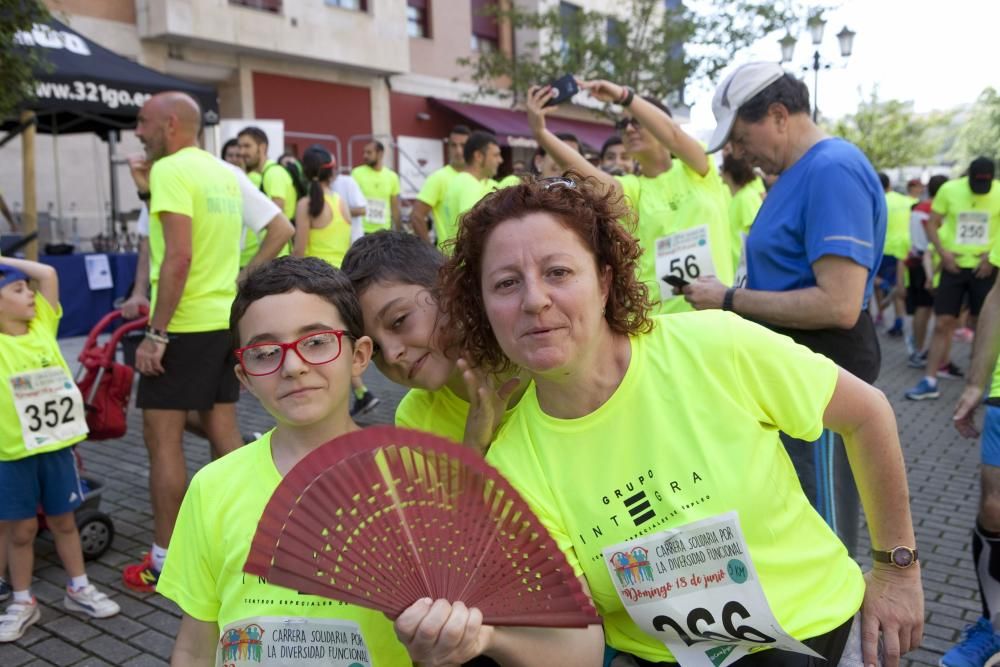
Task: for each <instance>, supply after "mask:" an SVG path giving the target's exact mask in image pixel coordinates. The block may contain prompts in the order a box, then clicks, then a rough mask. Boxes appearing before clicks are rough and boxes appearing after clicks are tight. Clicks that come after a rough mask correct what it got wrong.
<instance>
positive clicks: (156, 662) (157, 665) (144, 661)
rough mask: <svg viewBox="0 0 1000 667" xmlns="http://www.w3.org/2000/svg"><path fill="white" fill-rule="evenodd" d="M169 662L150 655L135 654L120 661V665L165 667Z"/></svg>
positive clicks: (126, 666)
mask: <svg viewBox="0 0 1000 667" xmlns="http://www.w3.org/2000/svg"><path fill="white" fill-rule="evenodd" d="M169 664H170V663H169V662H167V661H165V660H160V659H159V658H157V657H154V656H151V655H137V656H135V657H134V658H131V659H129V660H127V661H125V662H124V663H122V667H167V665H169Z"/></svg>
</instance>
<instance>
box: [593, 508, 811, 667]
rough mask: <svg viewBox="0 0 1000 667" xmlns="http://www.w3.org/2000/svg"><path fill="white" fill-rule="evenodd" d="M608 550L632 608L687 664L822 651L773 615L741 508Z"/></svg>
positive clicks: (712, 665) (716, 665) (719, 666)
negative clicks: (767, 651)
mask: <svg viewBox="0 0 1000 667" xmlns="http://www.w3.org/2000/svg"><path fill="white" fill-rule="evenodd" d="M604 557H605V564H606V565H607V566H608V572H609V573H610V574H611V581H612V583H613V584H614V586H615V589H616V590H617V592H618V597H619V598H620V599H621V601H622V604H623V605H624V607H625V610H626V611H627V612H628V615H629V616H630V617H631V618H632V620H633V621H634V622H635V624H636V625H637V626H639V628H640V629H641V630H643V631H644V632H645V633H646V634H648V635H650V636H651V637H653V638H654V639H656V640H657V641H661V642H663V643H664V644H666V646H667V648H669V649H670V652H671V653H672V654H673V655H674V657H675V658H676V659H677V661H678V662H679V663H680V664H682V665H695V666H704V667H725V665H728V664H730V663H732V662H735V661H736V660H739V659H740V658H741V657H743V656H745V655H747V654H749V653H754V652H757V651H761V650H764V649H774V648H779V649H784V650H786V651H794V652H796V653H805V654H807V655H811V656H814V657H817V658H818V657H820V656H819V655H818V654H816V653H815V652H814V651H812V649H810V648H809V647H808V646H806V645H805V644H803V643H801V642H799V641H797V640H796V639H794V638H793V637H791V636H790V635H789V634H788V633H786V632H785V631H784V630H783V629H782V627H781V625H780V624H779V623H778V621H777V619H776V618H775V617H774V613H773V612H772V611H771V608H770V607H769V606H768V603H767V598H766V597H765V595H764V590H763V588H762V587H761V584H760V580H759V579H758V577H757V571H756V569H755V568H754V565H753V561H752V560H751V559H750V554H749V551H748V549H747V545H746V541H745V540H744V538H743V531H742V530H741V529H740V523H739V518H738V516H737V514H736V512H728V513H726V514H720V515H718V516H714V517H710V518H708V519H703V520H701V521H696V522H694V523H690V524H687V525H685V526H682V527H680V528H677V529H674V530H666V531H664V532H661V533H658V534H656V535H651V536H649V537H645V538H641V539H638V540H635V541H631V542H627V543H623V544H617V545H615V546H612V547H608V548H607V549H605V550H604Z"/></svg>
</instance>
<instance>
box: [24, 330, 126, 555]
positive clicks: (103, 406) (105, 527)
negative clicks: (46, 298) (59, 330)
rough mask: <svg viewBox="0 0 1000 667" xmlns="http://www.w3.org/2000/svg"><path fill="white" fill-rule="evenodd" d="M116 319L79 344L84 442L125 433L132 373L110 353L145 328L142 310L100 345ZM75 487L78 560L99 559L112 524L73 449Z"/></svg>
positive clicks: (112, 533) (78, 377) (98, 486)
mask: <svg viewBox="0 0 1000 667" xmlns="http://www.w3.org/2000/svg"><path fill="white" fill-rule="evenodd" d="M120 317H121V311H119V310H115V311H112V312H110V313H108V314H107V315H105V316H104V317H103V318H102V319H101V321H100V322H98V323H97V324H96V325H95V326H94V328H93V329H91V331H90V334H89V335H88V336H87V340H86V342H85V343H84V346H83V351H82V352H80V357H79V361H80V369H79V371H77V375H76V384H77V386H78V387H79V388H80V393H81V394H83V403H84V409H85V410H86V413H87V427H88V428H89V430H90V433H89V434H88V436H87V439H88V440H110V439H114V438H120V437H122V436H123V435H125V430H126V424H125V416H126V412H127V409H128V403H129V400H130V399H131V396H132V379H133V375H134V371H133V369H132V367H131V366H126V365H125V364H121V363H118V362H117V361H115V354H116V352H117V349H118V345H119V344H120V343H121V341H122V337H123V336H125V335H126V334H127V333H129V332H130V331H135V330H137V329H141V328H143V327H144V326H146V312H145V310H144V311H143V313H142V317H140V318H139V319H136V320H132V321H131V322H126V323H125V324H124V325H122V326H120V327H118V328H116V329H115V330H114V331H112V332H111V338H110V339H108V341H107V342H106V343H105V344H104V345H99V344H98V341H97V339H98V338H99V337H100V336H101V334H102V333H103V332H104V330H105V329H107V328H108V326H109V325H110V324H111V323H112V322H114V321H115V320H117V319H119V318H120ZM74 454H75V457H76V465H77V469H78V470H79V472H80V484H81V486H82V487H83V503H82V504H81V505H80V507H79V508H77V510H76V513H75V516H76V527H77V529H78V530H79V531H80V545H81V546H82V547H83V557H84V558H86V559H87V560H94V559H96V558H99V557H101V556H102V555H104V552H106V551H107V550H108V549H109V548H111V542H112V540H113V539H114V536H115V526H114V524H113V523H112V522H111V517H109V516H108V515H107V514H105V513H104V512H102V511H101V510H100V505H101V490H102V489H103V487H104V482H102V481H100V480H99V479H97V478H95V477H93V476H91V475H88V474H86V472H85V471H84V469H83V462H82V460H81V457H80V452H79V450H74ZM38 518H39V527H41V528H44V527H45V517H44V516H43V515H42V514H41V513H39V517H38Z"/></svg>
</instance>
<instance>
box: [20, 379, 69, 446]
mask: <svg viewBox="0 0 1000 667" xmlns="http://www.w3.org/2000/svg"><path fill="white" fill-rule="evenodd" d="M10 387H11V391H12V392H13V394H14V409H15V410H16V411H17V418H18V421H19V422H20V423H21V437H22V438H23V439H24V446H25V448H27V450H28V451H32V450H35V449H41V448H42V447H47V446H49V445H52V444H55V443H57V442H62V441H64V440H70V439H71V438H76V437H78V436H81V435H87V417H86V414H85V413H84V411H83V396H81V395H80V390H79V389H77V387H76V384H74V382H73V380H72V379H71V378H70V377H69V373H67V372H66V369H65V368H63V367H61V366H53V367H51V368H42V369H39V370H35V371H28V372H26V373H19V374H17V375H14V376H12V377H11V378H10Z"/></svg>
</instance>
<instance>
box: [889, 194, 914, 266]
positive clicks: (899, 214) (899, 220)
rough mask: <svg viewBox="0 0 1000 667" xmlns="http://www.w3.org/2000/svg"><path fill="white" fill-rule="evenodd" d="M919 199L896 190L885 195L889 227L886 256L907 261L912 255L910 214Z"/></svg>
mask: <svg viewBox="0 0 1000 667" xmlns="http://www.w3.org/2000/svg"><path fill="white" fill-rule="evenodd" d="M917 201H919V200H917V199H914V198H913V197H907V196H906V195H904V194H900V193H898V192H896V191H895V190H892V191H889V192H886V193H885V206H886V209H887V211H888V225H887V226H886V230H885V254H886V255H888V256H890V257H895V258H896V259H906V256H907V255H909V254H910V213H911V210H912V209H913V205H914V204H916V203H917Z"/></svg>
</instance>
